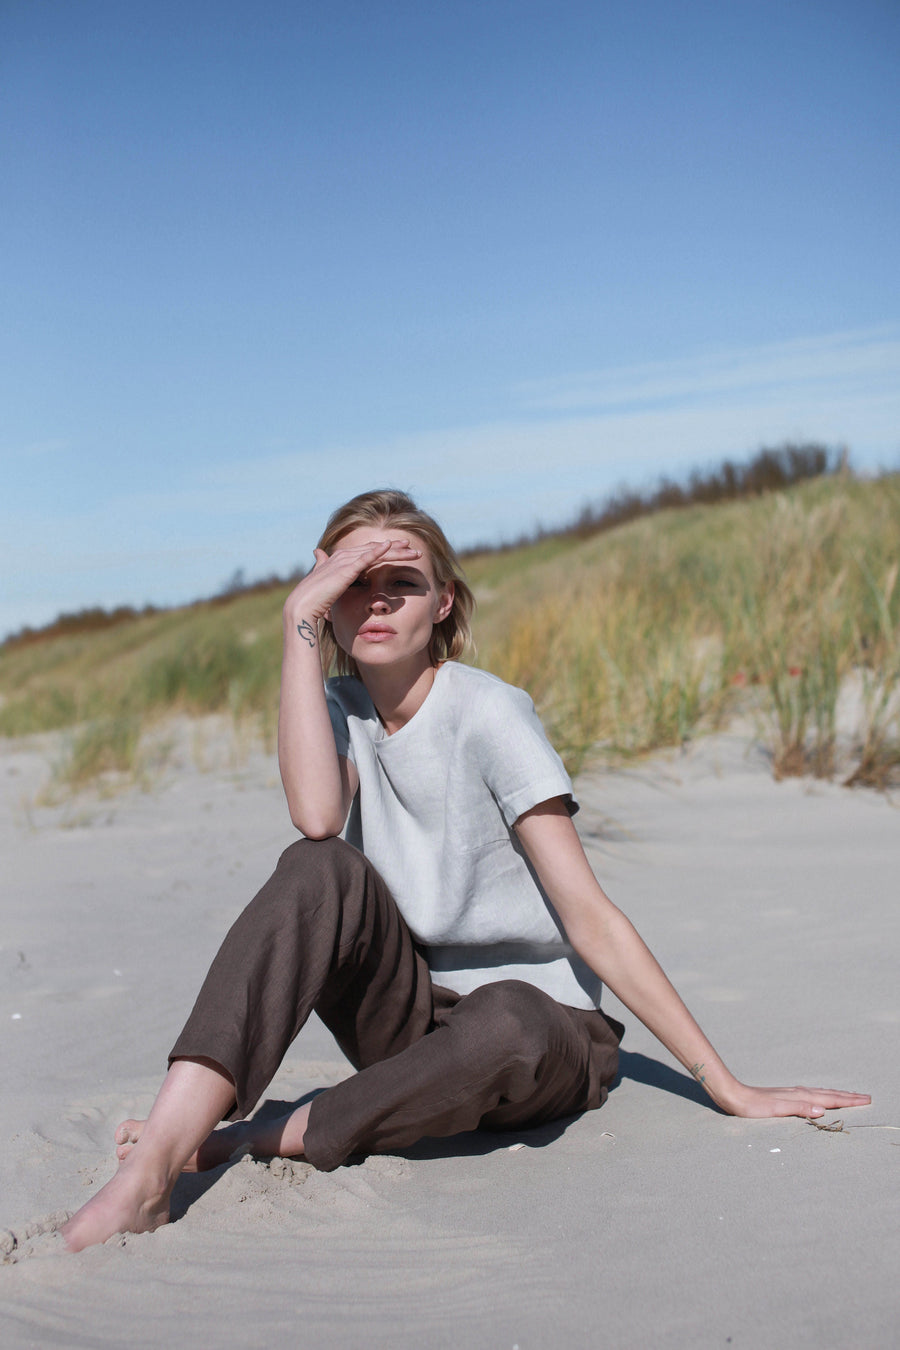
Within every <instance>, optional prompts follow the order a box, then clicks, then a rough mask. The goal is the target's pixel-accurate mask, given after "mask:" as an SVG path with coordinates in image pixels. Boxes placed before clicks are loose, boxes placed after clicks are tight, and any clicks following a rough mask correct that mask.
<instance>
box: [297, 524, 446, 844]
mask: <svg viewBox="0 0 900 1350" xmlns="http://www.w3.org/2000/svg"><path fill="white" fill-rule="evenodd" d="M419 557H421V550H419V549H412V548H410V547H409V546H408V545H407V544H406V543H405V542H403V543H400V542H397V541H393V542H392V541H386V540H381V541H377V542H374V543H371V544H364V545H362V546H358V547H356V548H349V549H341V548H336V549H335V550H334V552H333V553H332V554H331V555H330V556H329V555H328V554H327V553H325V552H323V551H322V549H316V565H315V567H314V568H313V569H312V571H311V572H309V573H308V574H307V575H306V576H305V577H304V578H303V579H302V581H300V582H298V584H297V585H296V586H295V587H294V589H293V590H292V591H291V593H290V595H289V596H288V598H287V600H286V601H285V603H284V610H283V613H282V618H283V628H284V654H283V656H282V662H281V697H280V701H279V708H278V767H279V769H280V770H281V781H282V783H283V784H284V792H285V796H286V797H287V803H288V809H289V811H290V813H291V820H292V821H293V822H294V824H295V825H296V826H297V829H298V830H302V831H303V833H304V834H305V835H306V836H307V837H308V838H310V839H324V838H327V837H328V836H329V835H335V834H339V833H340V831H341V830H342V829H343V827H344V821H345V820H346V819H347V812H348V811H349V810H350V803H351V802H352V800H353V796H354V793H355V792H356V789H357V786H358V782H359V780H358V779H357V776H356V770H355V769H354V767H353V765H352V764H351V763H350V762H349V761H348V760H347V759H346V758H345V757H344V756H343V755H338V753H337V750H336V748H335V744H334V733H333V731H332V729H331V719H330V718H329V716H328V706H327V704H326V701H325V686H324V682H323V677H322V663H321V659H320V655H319V620H320V619H324V618H327V617H328V613H329V610H330V608H331V606H332V605H333V604H334V602H335V601H336V600H337V599H339V597H340V596H342V595H343V594H344V591H346V589H347V587H348V586H350V585H352V583H353V582H354V581H355V580H356V578H357V577H359V576H361V575H362V573H364V572H365V571H366V569H367V568H369V567H371V566H372V564H373V563H374V562H375V561H376V560H385V561H390V562H394V561H398V562H409V561H412V560H414V559H418V558H419Z"/></svg>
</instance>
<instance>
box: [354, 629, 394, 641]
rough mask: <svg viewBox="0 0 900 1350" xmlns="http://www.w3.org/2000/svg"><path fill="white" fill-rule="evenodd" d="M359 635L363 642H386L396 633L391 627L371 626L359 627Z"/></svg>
mask: <svg viewBox="0 0 900 1350" xmlns="http://www.w3.org/2000/svg"><path fill="white" fill-rule="evenodd" d="M359 636H360V637H361V638H362V640H363V642H386V641H387V639H388V638H392V637H395V636H396V635H395V633H394V630H393V628H386V627H378V628H375V627H372V628H361V629H360V630H359Z"/></svg>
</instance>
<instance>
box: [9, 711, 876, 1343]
mask: <svg viewBox="0 0 900 1350" xmlns="http://www.w3.org/2000/svg"><path fill="white" fill-rule="evenodd" d="M746 747H747V742H746V740H745V738H743V737H742V736H737V735H733V736H730V737H728V736H724V737H718V738H715V739H712V740H708V741H703V742H699V743H698V744H697V745H696V746H695V747H693V748H692V749H691V750H690V751H688V752H687V753H682V754H679V755H676V756H670V757H664V758H660V759H656V760H654V761H652V762H651V763H648V764H645V765H642V766H641V767H640V768H638V769H635V770H632V771H629V772H618V773H602V774H594V775H587V776H585V777H583V778H582V779H581V780H580V782H579V784H578V791H579V795H580V797H581V800H582V804H583V809H582V811H581V814H580V816H579V817H578V823H579V827H580V829H581V832H582V836H583V838H584V840H585V844H586V846H587V847H588V850H589V853H590V856H591V860H592V862H593V864H594V866H595V869H596V871H597V873H598V875H599V876H600V878H601V880H602V881H603V883H604V884H605V885H606V887H607V889H608V890H609V892H610V893H611V894H612V896H613V898H614V899H615V900H616V901H617V902H618V903H619V904H620V905H621V906H622V907H623V908H624V909H625V910H626V912H628V913H629V914H630V915H631V917H632V918H633V919H634V920H635V922H636V923H637V925H638V927H639V929H640V930H641V931H642V933H643V934H644V936H645V937H646V938H647V940H648V941H649V943H650V945H651V947H652V948H653V949H654V951H655V952H656V953H657V955H658V956H659V958H660V959H661V961H662V962H663V964H664V966H665V967H666V969H667V970H668V971H669V973H670V975H671V976H672V978H673V979H674V981H675V983H676V985H677V986H678V988H679V989H680V990H681V992H682V994H683V995H684V997H685V999H686V1001H687V1002H688V1004H689V1006H690V1007H691V1008H692V1009H693V1011H694V1012H695V1014H696V1015H697V1017H698V1019H699V1020H700V1022H701V1024H702V1025H703V1026H704V1027H705V1029H706V1030H707V1032H708V1033H709V1035H710V1036H711V1038H712V1039H713V1041H714V1042H715V1044H716V1045H717V1047H718V1048H719V1049H720V1050H721V1051H722V1053H723V1054H724V1055H725V1057H726V1059H727V1061H728V1062H729V1064H730V1065H731V1067H732V1068H733V1069H734V1070H735V1072H736V1073H738V1075H739V1076H741V1077H744V1078H745V1079H747V1080H749V1081H751V1082H783V1083H793V1082H797V1081H800V1082H807V1083H813V1084H816V1085H826V1086H838V1087H845V1088H850V1089H854V1090H859V1091H871V1092H872V1094H873V1099H874V1100H873V1104H872V1106H871V1107H868V1108H865V1109H862V1110H857V1111H855V1112H846V1113H844V1115H843V1126H844V1128H842V1129H834V1130H820V1129H816V1128H815V1127H813V1126H811V1125H810V1124H808V1123H806V1122H804V1121H802V1120H782V1121H744V1120H735V1119H732V1118H729V1117H727V1116H724V1115H722V1114H721V1113H719V1112H718V1111H716V1110H715V1109H714V1108H713V1107H712V1106H711V1105H710V1104H709V1102H708V1101H707V1099H706V1098H705V1096H704V1095H703V1094H702V1092H701V1090H700V1089H699V1088H698V1087H697V1086H696V1085H695V1084H694V1083H693V1082H692V1080H691V1079H690V1078H689V1077H687V1075H686V1074H685V1073H684V1071H683V1070H682V1069H681V1068H680V1067H679V1066H678V1065H677V1064H675V1062H674V1061H673V1060H671V1058H670V1057H669V1056H668V1054H667V1053H666V1052H665V1051H664V1050H663V1049H662V1048H661V1047H660V1046H659V1045H658V1044H657V1043H656V1042H655V1041H654V1039H653V1038H652V1036H650V1034H649V1033H648V1032H646V1031H645V1030H644V1029H643V1028H642V1027H641V1026H640V1025H639V1024H636V1023H635V1020H634V1019H633V1018H632V1017H631V1016H630V1015H629V1014H627V1013H622V1012H621V1009H620V1008H619V1007H618V1005H617V1004H616V1001H615V1000H614V999H613V998H611V997H610V998H609V999H608V1003H607V1005H606V1006H608V1010H609V1011H610V1012H612V1013H614V1014H616V1015H620V1014H621V1015H622V1017H623V1020H625V1021H626V1023H627V1027H628V1030H627V1033H626V1038H625V1042H624V1053H623V1056H622V1077H621V1081H620V1083H619V1084H618V1086H617V1087H616V1088H615V1089H614V1090H613V1092H612V1093H611V1095H610V1099H609V1101H608V1103H607V1104H606V1105H605V1106H604V1108H603V1109H602V1110H601V1111H599V1112H594V1113H591V1114H588V1115H585V1116H582V1117H580V1118H578V1119H575V1120H570V1121H566V1122H561V1123H559V1124H558V1125H556V1126H553V1127H548V1128H544V1129H540V1130H537V1131H532V1132H528V1131H523V1132H521V1133H518V1134H516V1135H512V1136H510V1135H494V1134H483V1133H475V1134H471V1135H467V1136H464V1137H462V1138H459V1139H456V1140H452V1141H434V1142H431V1143H423V1144H421V1145H419V1146H418V1147H417V1148H415V1149H413V1150H411V1151H410V1152H409V1153H408V1154H406V1155H405V1156H403V1157H395V1156H390V1157H372V1158H369V1159H368V1160H366V1161H364V1162H361V1163H359V1164H358V1165H354V1166H348V1167H344V1168H341V1169H339V1170H338V1171H337V1172H335V1173H332V1174H330V1175H321V1174H317V1173H316V1172H314V1171H312V1170H311V1169H310V1168H309V1167H307V1166H305V1165H303V1164H299V1163H294V1164H288V1163H283V1162H275V1163H272V1164H268V1165H267V1164H263V1163H259V1162H253V1161H251V1160H249V1159H244V1160H242V1161H239V1162H234V1163H232V1164H231V1165H229V1166H228V1167H225V1168H220V1169H217V1170H216V1171H215V1172H212V1173H208V1174H205V1175H204V1176H201V1177H194V1178H185V1179H184V1180H183V1181H182V1182H181V1183H179V1187H178V1190H177V1191H176V1197H175V1214H176V1222H174V1223H172V1224H171V1225H170V1226H168V1227H167V1228H165V1229H161V1230H160V1231H159V1232H157V1233H155V1234H146V1235H142V1236H137V1237H135V1236H129V1237H125V1238H120V1239H114V1240H112V1241H111V1242H110V1243H108V1244H106V1245H105V1246H103V1247H99V1248H95V1249H93V1250H90V1251H87V1252H84V1253H82V1254H80V1255H79V1256H69V1255H65V1254H62V1253H61V1252H60V1243H59V1240H58V1238H56V1237H55V1236H54V1235H53V1233H52V1231H51V1232H41V1230H42V1229H50V1230H52V1229H53V1227H54V1224H55V1223H56V1222H58V1220H59V1213H60V1211H64V1210H73V1209H75V1208H77V1207H78V1206H79V1205H80V1204H82V1203H83V1202H84V1200H85V1199H86V1198H87V1197H88V1196H89V1194H90V1193H91V1191H92V1190H93V1189H95V1188H96V1187H98V1186H99V1185H101V1184H102V1183H103V1182H104V1181H105V1180H106V1179H107V1178H108V1177H109V1176H110V1175H111V1172H112V1169H113V1166H114V1161H113V1153H112V1147H111V1140H112V1133H113V1130H114V1128H115V1125H116V1123H117V1122H118V1121H119V1120H120V1119H121V1118H122V1117H124V1116H127V1115H134V1114H141V1113H144V1112H146V1110H147V1108H148V1107H149V1104H150V1102H151V1100H152V1097H153V1094H154V1092H155V1089H156V1087H157V1085H158V1082H159V1078H160V1074H161V1072H162V1070H163V1066H164V1057H165V1053H166V1051H167V1050H168V1047H169V1045H170V1044H171V1042H172V1041H173V1039H174V1037H175V1035H176V1033H177V1031H178V1030H179V1028H180V1025H181V1022H182V1020H183V1017H184V1015H185V1013H186V1011H187V1009H188V1007H189V1005H190V1002H191V1000H192V998H193V996H194V993H195V992H196V987H197V985H198V983H199V980H200V978H201V977H202V975H203V973H204V971H205V968H206V965H207V962H208V961H209V959H210V957H211V956H212V954H213V952H214V951H215V948H216V946H217V943H218V940H219V938H220V936H221V934H222V932H223V931H224V929H225V927H226V926H227V924H228V923H229V922H230V920H231V919H232V918H233V917H234V916H235V915H236V914H237V912H238V911H239V909H240V908H241V907H242V905H243V904H244V903H245V901H246V900H247V899H248V898H249V896H250V895H251V894H252V893H253V892H254V890H255V889H256V887H257V886H258V885H259V884H260V883H261V882H262V881H263V880H264V879H265V877H266V876H267V874H268V872H269V871H270V869H271V866H272V864H273V862H274V859H275V858H276V856H277V854H278V852H279V850H280V849H281V848H282V847H283V846H284V845H285V844H287V843H289V842H290V840H291V838H292V830H291V827H290V824H289V822H288V819H287V815H286V811H285V808H284V806H283V802H282V798H281V791H280V787H279V784H278V779H277V773H276V771H275V767H274V764H273V762H272V760H271V758H270V757H267V756H264V755H263V754H262V753H250V754H246V755H245V756H244V757H243V758H242V760H241V761H240V762H238V763H236V764H233V765H231V766H229V764H228V762H227V759H228V757H227V755H226V756H225V760H224V762H220V763H219V766H218V768H217V769H214V770H212V771H206V772H200V771H199V770H198V769H196V768H194V767H191V766H190V765H189V764H185V765H182V766H181V767H180V768H179V767H170V768H169V769H167V770H166V771H165V773H164V774H163V776H162V777H161V778H160V779H159V780H158V781H157V782H156V784H155V785H154V786H153V788H152V790H151V791H149V792H147V791H141V790H139V789H137V788H134V789H131V790H129V791H127V792H125V793H123V794H120V795H118V796H116V797H113V798H110V799H109V800H101V799H97V798H96V797H92V796H82V797H79V798H76V799H73V800H70V801H69V802H66V803H62V804H60V805H57V806H54V807H47V806H43V807H40V806H36V805H35V804H34V803H35V796H36V793H37V790H38V788H39V786H40V783H41V782H42V781H43V780H44V779H45V777H46V773H47V760H48V757H50V756H51V755H52V750H53V746H52V741H48V742H38V743H34V744H31V745H29V746H18V747H7V748H6V749H5V750H4V751H3V752H2V756H0V792H2V799H3V800H2V812H0V832H2V853H3V858H4V860H5V861H4V880H3V889H2V899H0V906H2V908H0V913H2V937H0V941H2V946H0V1039H2V1047H3V1079H2V1082H3V1088H2V1099H0V1140H2V1149H0V1228H5V1229H7V1230H10V1232H11V1234H13V1235H14V1237H13V1236H10V1233H7V1234H6V1235H5V1236H3V1237H2V1238H0V1262H3V1264H2V1265H0V1337H2V1345H3V1347H4V1350H17V1348H18V1347H25V1346H41V1347H46V1346H66V1347H77V1346H91V1347H94V1346H110V1347H112V1346H115V1347H119V1346H122V1345H126V1344H127V1345H129V1346H131V1347H141V1346H156V1345H161V1344H166V1343H169V1342H171V1341H178V1342H182V1341H186V1340H192V1339H200V1340H201V1342H202V1343H210V1344H215V1345H216V1346H217V1347H231V1346H234V1347H238V1346H240V1347H256V1346H272V1345H278V1344H281V1345H287V1344H295V1343H296V1344H301V1345H305V1346H313V1347H318V1346H336V1347H347V1348H348V1350H349V1348H350V1347H358V1346H365V1347H385V1348H388V1347H390V1350H405V1348H406V1347H409V1350H421V1348H422V1347H437V1348H440V1347H445V1346H446V1347H451V1346H452V1347H454V1348H455V1350H460V1348H461V1350H468V1347H473V1348H478V1350H480V1348H481V1347H485V1350H488V1347H490V1350H514V1347H518V1350H537V1348H538V1347H558V1346H565V1347H576V1348H577V1347H595V1346H598V1345H601V1344H609V1345H614V1346H616V1347H631V1346H634V1347H665V1348H666V1350H668V1348H669V1347H671V1348H672V1350H676V1348H677V1350H680V1348H681V1347H691V1348H692V1350H697V1348H700V1350H702V1348H705V1347H719V1346H726V1345H732V1346H735V1347H739V1346H745V1347H759V1346H763V1345H772V1346H787V1345H790V1346H791V1347H804V1346H816V1347H820V1348H821V1347H829V1346H835V1347H836V1346H841V1347H845V1346H848V1345H853V1346H856V1347H859V1346H863V1347H869V1346H872V1347H875V1346H878V1347H884V1346H888V1345H891V1344H895V1343H896V1334H897V1333H896V1326H897V1321H898V1316H900V1294H898V1285H900V1261H898V1257H900V1242H898V1221H897V1201H896V1194H897V1188H898V1182H900V1129H898V1128H897V1127H900V1086H898V1072H897V1063H898V1053H897V1052H898V1033H900V979H898V956H900V906H898V904H897V892H898V877H900V812H898V809H897V807H896V806H895V805H893V804H892V803H891V802H890V801H889V800H888V799H886V798H885V797H883V796H880V795H878V794H876V793H873V792H868V791H856V792H850V791H847V790H845V789H842V788H840V787H838V786H835V785H831V784H820V783H810V782H801V781H789V782H785V783H781V784H777V783H775V782H773V781H772V778H771V776H770V774H769V772H768V768H767V765H766V763H765V761H764V758H763V757H762V755H761V754H759V753H758V752H757V751H753V750H752V749H751V750H750V751H749V752H748V751H747V748H746ZM347 1072H348V1066H347V1064H346V1062H345V1061H344V1060H343V1057H342V1056H341V1055H340V1053H339V1051H338V1050H337V1049H336V1047H335V1046H334V1045H333V1043H332V1042H331V1040H330V1038H329V1037H328V1035H327V1033H326V1032H325V1031H324V1029H323V1028H322V1027H321V1026H320V1025H318V1024H312V1025H310V1026H309V1027H307V1028H306V1029H305V1031H304V1032H303V1034H302V1035H301V1037H300V1038H299V1039H298V1041H297V1042H296V1044H295V1046H294V1047H293V1049H292V1051H291V1053H290V1056H289V1058H288V1059H287V1061H286V1062H285V1065H284V1067H283V1069H282V1071H281V1073H280V1074H279V1076H278V1078H277V1079H276V1080H275V1082H274V1083H273V1084H272V1086H271V1088H270V1090H269V1093H268V1094H267V1096H268V1099H269V1100H271V1101H273V1102H289V1101H295V1100H297V1099H298V1098H301V1097H302V1096H303V1095H304V1094H306V1093H308V1092H311V1091H313V1090H314V1089H316V1088H318V1087H321V1086H323V1085H326V1084H328V1083H331V1082H335V1081H336V1080H337V1079H339V1078H340V1077H341V1076H342V1075H344V1074H345V1073H347ZM263 1109H273V1108H271V1107H270V1108H266V1107H265V1106H264V1107H263ZM840 1119H841V1117H840V1116H839V1115H838V1113H833V1112H832V1113H829V1116H828V1117H826V1120H827V1121H828V1122H829V1123H832V1124H833V1123H834V1122H836V1121H838V1120H840ZM888 1126H890V1127H893V1128H887V1127H888ZM29 1234H30V1236H29Z"/></svg>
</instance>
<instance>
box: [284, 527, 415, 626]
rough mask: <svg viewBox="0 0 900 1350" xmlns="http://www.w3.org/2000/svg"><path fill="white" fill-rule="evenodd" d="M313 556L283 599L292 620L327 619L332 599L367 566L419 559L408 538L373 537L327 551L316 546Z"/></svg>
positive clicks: (360, 574)
mask: <svg viewBox="0 0 900 1350" xmlns="http://www.w3.org/2000/svg"><path fill="white" fill-rule="evenodd" d="M315 555H316V565H315V567H314V568H313V569H312V571H311V572H308V573H307V574H306V576H305V577H303V578H302V579H301V580H300V581H298V583H297V585H296V586H295V587H294V589H293V590H292V591H291V593H290V595H289V596H288V598H287V600H286V601H285V605H284V608H285V614H286V615H288V616H289V617H291V618H292V619H294V618H300V619H305V620H306V621H307V622H314V621H315V620H316V619H327V618H328V611H329V610H330V608H331V606H332V605H333V604H334V602H335V601H336V600H339V599H340V597H341V596H342V595H343V594H344V592H345V591H346V590H347V588H348V587H349V586H352V585H353V583H354V581H356V580H357V578H358V577H361V576H362V575H363V574H364V573H365V572H368V571H369V570H370V568H372V567H373V566H375V565H376V564H379V565H380V564H384V563H394V564H397V565H399V564H401V563H414V562H416V561H417V560H418V559H419V558H421V556H422V550H421V549H420V548H413V547H412V546H411V544H410V542H409V540H408V539H375V540H372V541H371V542H370V543H367V544H354V545H353V546H351V547H350V548H336V549H335V550H334V552H333V553H331V554H329V553H326V552H325V550H324V549H321V548H317V549H316V550H315Z"/></svg>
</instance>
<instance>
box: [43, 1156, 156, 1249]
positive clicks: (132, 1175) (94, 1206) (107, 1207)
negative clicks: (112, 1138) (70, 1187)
mask: <svg viewBox="0 0 900 1350" xmlns="http://www.w3.org/2000/svg"><path fill="white" fill-rule="evenodd" d="M135 1161H136V1160H135ZM170 1194H171V1186H168V1185H167V1184H166V1180H165V1178H161V1177H159V1176H156V1175H149V1174H148V1173H147V1172H146V1169H144V1168H142V1167H141V1166H140V1165H139V1164H138V1165H137V1166H135V1163H134V1161H133V1162H132V1163H131V1165H129V1163H128V1162H127V1161H126V1162H124V1163H123V1164H122V1166H121V1167H120V1168H119V1170H118V1172H117V1173H116V1175H115V1176H114V1177H113V1178H112V1180H111V1181H108V1182H107V1183H106V1185H105V1186H104V1187H103V1188H102V1190H100V1191H98V1192H97V1194H96V1195H95V1196H93V1197H92V1199H90V1200H89V1201H88V1202H87V1204H86V1205H83V1206H82V1208H81V1209H80V1210H79V1211H78V1212H77V1214H73V1216H72V1218H71V1219H70V1220H69V1221H68V1223H66V1224H64V1225H63V1228H62V1229H61V1232H62V1235H63V1238H64V1239H65V1243H66V1246H67V1247H68V1249H69V1251H70V1252H80V1251H82V1250H83V1248H85V1247H92V1246H95V1245H96V1244H97V1243H98V1242H106V1240H107V1238H111V1237H112V1236H113V1235H114V1234H115V1233H152V1232H153V1230H154V1229H155V1228H160V1227H162V1225H163V1224H164V1223H168V1222H169V1195H170Z"/></svg>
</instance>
